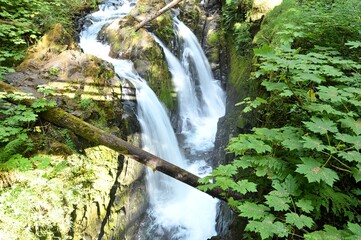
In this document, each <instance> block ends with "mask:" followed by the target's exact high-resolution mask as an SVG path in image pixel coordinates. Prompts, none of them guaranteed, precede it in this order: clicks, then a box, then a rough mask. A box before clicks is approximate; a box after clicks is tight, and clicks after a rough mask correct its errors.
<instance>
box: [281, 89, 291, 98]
mask: <svg viewBox="0 0 361 240" xmlns="http://www.w3.org/2000/svg"><path fill="white" fill-rule="evenodd" d="M280 96H281V97H291V96H293V92H292V91H291V90H288V89H285V90H283V91H282V92H281V93H280Z"/></svg>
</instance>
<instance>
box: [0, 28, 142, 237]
mask: <svg viewBox="0 0 361 240" xmlns="http://www.w3.org/2000/svg"><path fill="white" fill-rule="evenodd" d="M5 81H6V82H8V83H10V84H11V85H13V86H14V87H17V88H18V89H19V90H21V91H24V92H30V93H33V94H34V95H35V96H40V97H43V96H46V97H47V98H48V99H52V100H54V101H56V104H57V107H60V108H63V109H64V110H66V111H67V112H69V113H71V114H73V115H75V116H77V117H79V118H81V119H82V120H84V121H87V122H89V123H90V124H92V125H95V126H97V127H99V128H101V129H103V130H105V131H107V132H109V133H112V134H114V135H117V136H118V137H122V138H124V139H127V140H128V141H130V142H132V143H133V144H135V145H139V144H140V143H139V137H138V136H137V132H138V130H139V127H138V125H137V121H136V119H134V118H132V116H131V115H129V114H127V113H126V110H124V108H123V106H122V92H121V80H120V79H119V78H118V77H117V76H116V75H115V74H114V71H113V68H112V66H111V65H110V64H109V63H107V62H104V61H102V60H101V59H98V58H96V57H94V56H90V55H87V54H84V53H82V52H81V51H80V49H79V47H78V46H77V44H76V43H75V42H74V40H73V38H72V37H71V36H70V35H69V34H67V33H66V31H65V30H64V29H63V28H62V26H61V25H59V24H58V25H55V26H54V28H53V30H52V31H50V32H49V33H47V34H46V35H45V36H44V37H43V38H42V40H41V41H40V42H39V43H38V44H37V45H35V46H34V47H33V48H31V49H30V50H29V53H28V55H27V57H26V59H25V60H24V61H23V63H22V64H21V65H20V66H19V67H18V68H17V71H16V72H15V73H11V74H9V75H7V76H6V80H5ZM39 88H41V89H43V90H45V91H43V93H39V92H37V89H39ZM29 128H30V129H31V131H30V136H31V138H32V140H33V143H34V145H35V149H34V150H33V153H32V155H34V156H40V157H42V158H46V159H49V161H50V165H49V167H47V168H45V169H37V168H35V169H34V170H28V171H24V172H22V171H0V183H1V184H0V185H1V194H0V198H1V199H2V201H1V202H2V203H9V204H10V205H6V207H4V208H2V210H1V212H0V213H1V221H0V229H1V230H0V238H1V239H2V236H6V237H7V238H6V239H54V238H61V239H98V238H101V239H124V238H125V236H127V235H133V233H132V232H131V231H132V230H135V227H136V221H135V220H136V219H137V218H139V217H140V215H141V214H142V213H143V212H144V211H145V208H146V207H147V201H146V191H145V184H144V167H143V166H142V165H141V164H139V163H137V162H135V161H134V160H132V159H131V158H129V157H124V156H122V155H119V154H118V153H117V152H115V151H113V150H111V149H109V148H106V147H103V146H94V145H93V144H92V143H90V142H88V141H87V140H86V139H82V138H80V137H78V136H77V135H76V133H75V132H71V131H69V130H67V129H63V128H59V127H57V126H55V125H52V124H50V123H48V122H43V121H41V120H38V121H37V122H35V123H33V124H32V125H31V126H29ZM14 199H16V201H15V202H14Z"/></svg>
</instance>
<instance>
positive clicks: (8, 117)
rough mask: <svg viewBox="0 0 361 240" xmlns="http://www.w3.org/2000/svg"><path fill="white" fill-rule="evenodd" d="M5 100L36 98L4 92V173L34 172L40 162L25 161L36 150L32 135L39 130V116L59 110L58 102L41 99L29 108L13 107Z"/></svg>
mask: <svg viewBox="0 0 361 240" xmlns="http://www.w3.org/2000/svg"><path fill="white" fill-rule="evenodd" d="M5 98H7V99H9V98H10V99H13V100H17V101H18V100H22V99H29V98H33V97H32V96H31V95H25V94H20V93H14V94H5V93H3V92H0V103H1V107H0V119H1V122H0V170H10V169H14V168H19V169H20V170H28V169H32V168H33V165H34V164H35V165H37V163H35V162H34V161H39V159H33V158H31V159H29V158H26V157H23V155H27V154H29V153H30V152H31V151H32V150H33V143H32V140H31V139H30V137H29V135H28V133H29V132H30V131H31V130H32V129H35V124H34V123H35V122H36V120H37V114H38V113H39V112H41V111H44V110H46V108H47V107H51V106H55V102H54V101H47V100H46V99H45V98H41V99H38V100H36V101H35V102H34V103H33V104H32V105H31V106H30V107H27V106H25V105H22V104H18V105H13V104H11V103H9V102H8V101H5ZM44 161H46V160H44ZM40 165H41V166H43V165H42V164H40Z"/></svg>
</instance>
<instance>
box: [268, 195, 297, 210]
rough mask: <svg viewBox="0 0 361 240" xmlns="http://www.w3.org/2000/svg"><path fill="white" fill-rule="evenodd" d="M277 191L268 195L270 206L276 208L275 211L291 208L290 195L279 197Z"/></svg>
mask: <svg viewBox="0 0 361 240" xmlns="http://www.w3.org/2000/svg"><path fill="white" fill-rule="evenodd" d="M274 192H276V191H272V192H271V193H273V194H272V195H266V196H265V198H266V199H267V201H266V203H267V205H268V206H269V207H272V208H274V210H275V211H286V210H288V209H290V205H289V203H291V198H290V197H278V196H277V194H276V193H274ZM271 193H270V194H271Z"/></svg>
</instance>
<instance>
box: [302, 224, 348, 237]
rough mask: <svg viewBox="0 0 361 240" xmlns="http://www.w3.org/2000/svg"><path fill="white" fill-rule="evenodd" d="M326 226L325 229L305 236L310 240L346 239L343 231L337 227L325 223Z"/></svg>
mask: <svg viewBox="0 0 361 240" xmlns="http://www.w3.org/2000/svg"><path fill="white" fill-rule="evenodd" d="M324 228H325V230H324V231H315V232H312V233H307V234H305V235H304V238H305V239H309V240H323V239H325V240H326V239H327V240H340V239H344V234H343V233H342V231H340V230H337V228H335V227H333V226H330V225H325V226H324Z"/></svg>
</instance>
